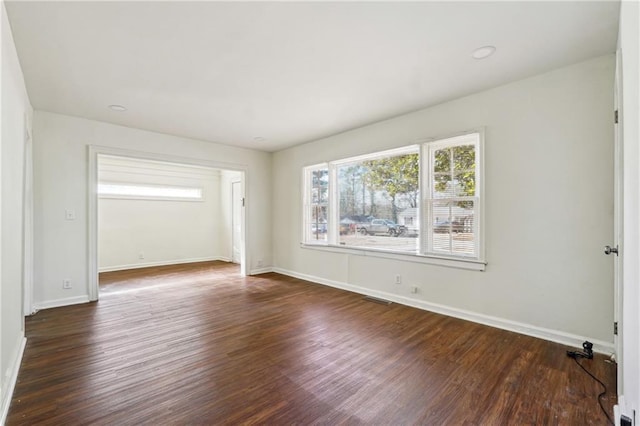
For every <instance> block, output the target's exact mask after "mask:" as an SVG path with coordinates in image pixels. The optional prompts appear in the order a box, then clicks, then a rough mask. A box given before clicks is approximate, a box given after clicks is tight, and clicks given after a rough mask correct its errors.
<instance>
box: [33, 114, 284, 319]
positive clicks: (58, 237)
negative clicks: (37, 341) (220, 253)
mask: <svg viewBox="0 0 640 426" xmlns="http://www.w3.org/2000/svg"><path fill="white" fill-rule="evenodd" d="M33 140H34V147H33V149H34V154H33V155H34V197H35V202H34V210H35V215H34V227H35V244H34V262H35V276H34V301H35V303H36V305H37V306H40V307H42V306H55V305H60V304H68V303H74V302H80V301H83V300H86V299H87V298H88V294H89V292H88V288H87V281H88V261H89V260H88V259H87V246H88V233H87V226H88V223H87V221H88V217H87V203H88V199H87V198H88V196H87V194H88V161H87V159H88V153H87V146H88V145H98V146H105V147H110V148H116V149H121V150H135V151H139V152H142V153H145V152H146V153H156V154H160V155H167V156H177V157H184V158H189V159H195V160H201V159H205V160H210V161H214V162H216V163H217V164H222V165H226V166H228V167H223V168H229V169H233V168H234V165H235V166H237V165H242V166H244V167H245V168H246V170H247V173H246V180H247V189H246V198H247V214H248V220H247V226H248V230H247V239H246V240H247V246H248V249H249V250H248V251H249V269H251V268H254V266H255V259H258V258H262V259H264V260H265V261H266V262H269V264H270V262H271V229H270V223H271V215H270V212H271V197H270V186H271V155H270V154H268V153H264V152H259V151H253V150H248V149H241V148H234V147H230V146H225V145H219V144H215V143H209V142H203V141H196V140H192V139H186V138H180V137H175V136H169V135H163V134H158V133H153V132H147V131H143V130H137V129H132V128H127V127H121V126H115V125H111V124H106V123H101V122H97V121H92V120H85V119H80V118H75V117H69V116H65V115H60V114H53V113H48V112H41V111H36V113H35V116H34V122H33ZM65 209H73V210H75V211H76V213H77V219H76V220H75V221H66V220H65V217H64V212H65ZM65 278H68V279H71V280H72V282H73V283H76V285H74V287H73V289H71V290H63V289H62V280H63V279H65Z"/></svg>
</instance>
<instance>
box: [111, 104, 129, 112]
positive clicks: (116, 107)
mask: <svg viewBox="0 0 640 426" xmlns="http://www.w3.org/2000/svg"><path fill="white" fill-rule="evenodd" d="M109 109H110V110H111V111H118V112H124V111H126V110H127V108H126V107H123V106H122V105H109Z"/></svg>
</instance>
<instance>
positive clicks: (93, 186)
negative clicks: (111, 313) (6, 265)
mask: <svg viewBox="0 0 640 426" xmlns="http://www.w3.org/2000/svg"><path fill="white" fill-rule="evenodd" d="M87 148H88V149H87V154H88V185H87V190H88V194H87V199H88V238H87V253H88V268H87V269H88V277H87V278H88V279H87V287H88V288H87V290H88V294H89V300H90V301H96V300H98V298H99V281H98V157H99V156H100V155H114V156H118V157H126V158H133V159H139V160H152V161H153V160H155V161H164V162H169V163H177V164H185V165H194V166H204V167H210V168H214V169H220V170H233V171H237V172H240V182H241V185H240V188H241V193H242V197H243V198H244V199H245V204H244V208H243V209H242V210H241V219H240V220H241V241H240V245H241V247H240V248H241V250H240V274H241V275H242V276H246V275H249V265H250V255H251V254H250V252H249V250H248V249H247V243H246V242H247V239H248V235H249V226H248V219H247V218H248V216H249V215H248V211H249V202H248V199H247V195H246V188H247V184H248V181H249V171H248V167H247V166H246V165H243V164H234V163H224V162H220V161H213V160H206V159H200V158H191V157H180V156H177V155H170V154H159V153H153V152H144V151H134V150H128V149H122V148H112V147H106V146H100V145H88V147H87Z"/></svg>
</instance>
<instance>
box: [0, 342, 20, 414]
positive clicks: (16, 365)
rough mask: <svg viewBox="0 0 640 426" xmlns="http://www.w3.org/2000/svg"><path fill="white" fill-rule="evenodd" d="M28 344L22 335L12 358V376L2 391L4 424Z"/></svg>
mask: <svg viewBox="0 0 640 426" xmlns="http://www.w3.org/2000/svg"><path fill="white" fill-rule="evenodd" d="M26 345H27V338H26V337H24V336H22V337H21V338H20V343H19V346H18V350H17V351H16V352H15V356H14V357H13V359H12V360H11V365H10V367H9V368H10V370H11V376H10V377H9V380H8V382H7V386H6V388H5V389H3V392H2V416H1V417H0V425H4V424H5V421H6V420H7V414H9V407H10V406H11V399H12V398H13V391H14V390H15V388H16V383H17V381H18V372H19V371H20V364H21V363H22V356H23V355H24V348H25V347H26Z"/></svg>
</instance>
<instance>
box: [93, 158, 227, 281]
mask: <svg viewBox="0 0 640 426" xmlns="http://www.w3.org/2000/svg"><path fill="white" fill-rule="evenodd" d="M220 174H221V172H220V170H215V169H212V168H203V167H193V166H187V165H179V164H170V163H162V162H154V161H144V160H138V159H131V158H124V157H111V156H100V157H99V164H98V181H99V182H101V183H102V182H104V183H129V184H146V185H167V186H170V187H189V188H201V189H202V195H203V199H202V200H201V201H190V200H161V199H154V200H149V199H130V198H123V197H99V200H98V233H99V235H98V242H99V244H98V254H99V255H98V266H99V270H100V271H114V270H121V269H130V268H136V267H144V266H155V265H170V264H174V263H186V262H198V261H205V260H230V258H228V257H227V258H225V257H223V256H222V248H223V241H222V238H221V236H222V233H223V226H224V223H223V220H222V210H223V209H224V206H223V205H222V204H221V202H222V200H221V187H220V185H221V181H220ZM140 257H142V259H141V258H140Z"/></svg>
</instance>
